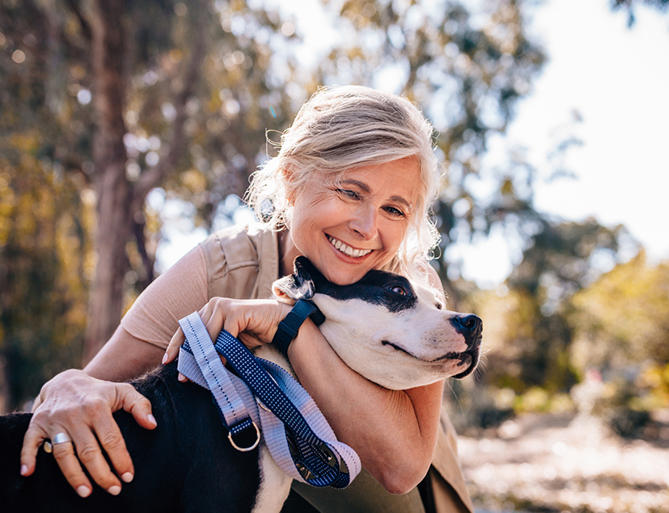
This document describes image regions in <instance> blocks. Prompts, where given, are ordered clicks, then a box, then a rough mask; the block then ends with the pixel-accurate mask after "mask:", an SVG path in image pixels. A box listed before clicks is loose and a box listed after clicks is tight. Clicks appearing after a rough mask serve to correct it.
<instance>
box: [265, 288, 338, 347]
mask: <svg viewBox="0 0 669 513" xmlns="http://www.w3.org/2000/svg"><path fill="white" fill-rule="evenodd" d="M307 317H310V318H311V320H312V321H314V324H315V325H316V326H320V325H321V324H323V322H325V316H324V315H323V313H322V312H321V311H320V310H319V309H318V307H317V306H316V305H315V304H314V303H313V302H312V301H309V300H308V299H298V300H297V303H295V306H294V307H293V309H292V310H291V311H290V312H288V315H286V317H285V318H284V319H283V321H281V322H280V323H279V327H278V328H277V330H276V334H275V335H274V338H273V339H272V343H273V344H276V346H277V347H278V348H279V349H280V350H281V351H282V352H283V353H284V354H286V353H287V352H288V346H289V345H290V343H291V342H292V341H293V340H294V339H295V337H297V332H298V331H299V329H300V326H302V323H304V321H306V320H307Z"/></svg>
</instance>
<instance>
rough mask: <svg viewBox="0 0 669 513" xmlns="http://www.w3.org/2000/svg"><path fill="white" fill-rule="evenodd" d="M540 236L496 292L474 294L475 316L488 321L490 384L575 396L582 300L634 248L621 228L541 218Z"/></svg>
mask: <svg viewBox="0 0 669 513" xmlns="http://www.w3.org/2000/svg"><path fill="white" fill-rule="evenodd" d="M535 221H536V233H535V234H534V235H533V236H532V239H531V241H532V242H531V244H530V246H529V247H528V248H526V249H525V251H524V252H523V259H522V261H521V262H520V264H519V265H518V266H517V267H516V268H515V269H514V270H513V272H512V274H511V276H510V277H509V278H508V279H507V280H506V282H505V283H504V284H503V285H501V286H500V287H499V288H498V289H497V290H496V291H485V292H478V293H475V294H472V295H471V297H470V298H469V299H468V302H469V303H470V306H471V308H473V309H474V310H475V311H477V312H478V313H479V314H480V315H481V316H482V317H483V318H485V319H486V348H487V358H488V359H489V360H491V361H494V365H490V366H489V368H488V369H487V371H486V373H485V375H484V376H483V380H484V381H485V382H486V383H489V384H494V385H496V386H500V387H511V388H513V389H514V391H516V392H517V393H522V392H525V391H526V390H528V389H529V388H531V387H533V386H539V387H543V388H545V389H547V390H548V391H550V392H567V391H568V390H569V388H570V387H571V386H572V385H573V384H575V383H576V381H578V379H579V377H580V376H582V374H581V373H580V371H581V370H582V366H581V365H577V364H576V362H575V361H574V360H573V347H572V341H573V338H574V332H575V330H576V329H577V325H575V324H574V322H573V319H574V316H575V315H578V314H577V313H576V310H575V309H576V308H580V306H578V305H580V303H578V305H577V303H575V302H574V301H576V299H575V298H577V297H579V295H580V294H583V293H585V294H588V292H587V291H588V290H589V288H588V287H591V286H592V285H591V284H592V283H593V282H594V281H595V279H596V278H597V277H598V276H599V275H601V274H602V272H603V270H607V269H610V268H612V267H614V265H616V264H617V263H619V262H620V261H621V260H622V258H623V257H622V254H621V249H625V253H626V252H627V251H629V249H630V248H628V247H624V248H622V246H626V245H627V244H632V242H629V241H628V234H627V233H626V231H625V229H624V228H623V227H621V226H618V227H616V228H613V229H611V228H606V227H604V226H601V225H600V224H599V223H597V222H596V221H595V220H593V219H588V220H586V221H585V222H583V223H575V222H569V223H567V222H557V221H551V220H546V219H542V218H541V217H537V218H536V220H535Z"/></svg>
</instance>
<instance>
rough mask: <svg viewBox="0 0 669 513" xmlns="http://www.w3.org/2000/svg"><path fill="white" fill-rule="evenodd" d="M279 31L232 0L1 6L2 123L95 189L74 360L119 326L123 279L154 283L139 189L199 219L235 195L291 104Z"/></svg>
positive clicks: (72, 0) (269, 17) (287, 33)
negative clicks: (84, 307)
mask: <svg viewBox="0 0 669 513" xmlns="http://www.w3.org/2000/svg"><path fill="white" fill-rule="evenodd" d="M289 28H290V27H288V26H286V24H285V23H283V22H282V20H281V18H280V16H279V15H278V14H276V13H272V12H266V11H265V10H263V9H261V8H258V9H251V8H249V7H248V6H247V5H246V4H245V3H243V2H241V1H231V2H226V1H222V0H219V1H217V2H213V3H210V2H206V1H204V0H190V1H184V2H175V1H171V0H166V1H163V0H156V1H151V2H131V3H128V2H125V1H123V0H114V1H112V2H99V1H91V2H83V1H82V2H78V1H76V0H67V1H59V0H54V1H51V2H40V3H35V2H33V1H32V0H27V1H26V2H15V1H12V0H7V1H5V2H3V3H2V4H0V34H2V40H1V42H2V46H3V48H4V49H5V50H6V51H4V52H3V54H2V56H3V59H5V60H4V61H3V62H2V65H3V67H4V68H7V69H8V71H9V73H8V76H9V81H8V82H9V84H8V85H9V86H10V87H8V88H7V89H6V90H5V93H4V96H3V107H5V106H7V109H6V110H5V109H3V115H4V120H5V122H4V123H3V130H7V132H8V133H12V132H15V131H17V130H24V129H32V130H36V131H38V132H39V133H40V134H41V135H42V136H43V137H41V138H40V139H39V141H40V145H39V148H38V149H37V150H36V152H37V153H38V154H44V155H46V156H47V158H48V159H49V160H50V161H51V162H54V163H56V164H57V165H59V166H62V168H63V170H64V172H65V173H76V174H79V175H81V176H82V177H84V178H85V180H84V181H83V183H82V189H91V188H92V189H93V190H94V191H95V198H96V205H97V223H96V226H95V229H96V233H97V236H96V238H95V240H96V255H97V260H96V272H95V273H94V280H93V283H92V287H91V291H90V296H89V315H88V318H89V322H88V324H87V335H86V344H85V355H84V360H88V359H90V357H91V356H92V355H93V354H95V352H96V351H97V350H98V349H99V347H100V346H101V345H102V344H103V343H104V342H105V341H106V340H107V339H108V338H109V336H111V334H112V332H113V330H114V329H115V327H116V326H117V325H118V321H119V319H120V316H121V313H122V309H123V304H124V291H127V290H128V286H131V287H132V286H133V285H135V286H137V287H138V288H139V289H141V288H142V287H143V286H145V285H146V284H147V283H148V282H150V281H151V279H152V277H153V266H154V255H153V254H152V253H153V251H152V247H151V246H153V248H155V234H151V233H150V232H148V230H147V228H146V218H145V211H144V203H145V198H146V196H147V194H148V193H149V192H150V191H151V190H152V189H153V188H155V187H157V186H159V185H162V186H164V187H166V188H168V193H169V189H170V188H173V189H174V190H176V193H177V194H178V195H180V196H181V197H183V198H184V199H186V200H191V201H192V202H193V203H194V204H195V205H196V206H197V207H198V214H199V218H200V219H201V220H202V222H205V223H207V224H211V221H212V218H213V216H214V214H215V206H216V205H217V204H218V203H219V202H220V201H221V200H222V199H223V198H224V197H225V196H227V195H228V194H230V193H237V194H239V195H241V194H243V191H244V189H245V187H246V183H247V178H248V175H249V174H250V172H251V171H252V170H253V169H254V168H255V167H256V165H257V163H258V159H259V158H261V157H260V156H261V155H262V154H263V152H264V144H263V140H264V131H265V129H266V128H268V127H281V126H282V125H284V124H285V119H286V114H287V113H288V114H289V113H290V112H291V106H292V103H291V101H290V99H289V97H288V96H287V95H286V94H285V93H284V90H283V87H282V86H283V85H284V81H285V80H288V78H289V77H290V73H291V70H292V69H293V68H294V65H293V63H292V62H291V61H290V58H289V56H288V54H287V53H286V52H283V54H282V55H280V56H278V57H276V58H275V56H274V55H273V47H274V46H281V44H284V45H285V43H282V40H287V39H290V38H291V37H293V31H292V30H289ZM9 56H11V59H7V57H9ZM279 60H280V62H277V61H279ZM26 85H28V86H29V87H27V88H25V87H24V86H26ZM11 86H14V87H11ZM73 118H75V119H73ZM10 121H11V122H10ZM72 121H73V122H72ZM16 171H17V170H16V169H13V172H16ZM154 224H155V223H154ZM147 236H148V237H151V238H152V239H153V241H152V242H153V244H152V245H150V246H147Z"/></svg>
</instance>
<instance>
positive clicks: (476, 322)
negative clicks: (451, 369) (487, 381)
mask: <svg viewBox="0 0 669 513" xmlns="http://www.w3.org/2000/svg"><path fill="white" fill-rule="evenodd" d="M450 322H451V325H452V326H453V327H454V328H455V330H456V331H457V332H458V333H460V334H461V335H462V336H463V337H464V339H465V343H466V344H467V350H466V351H464V352H463V353H461V354H460V355H459V358H460V361H461V362H462V363H465V364H468V367H467V369H466V370H464V371H463V372H461V373H460V374H456V375H455V376H453V377H454V378H456V379H460V378H464V377H465V376H468V375H469V374H471V373H472V372H473V371H474V369H475V368H476V366H477V365H478V362H479V356H480V353H481V340H482V339H483V321H482V320H481V319H480V317H478V316H476V315H472V314H470V315H458V316H455V317H453V318H452V319H451V320H450Z"/></svg>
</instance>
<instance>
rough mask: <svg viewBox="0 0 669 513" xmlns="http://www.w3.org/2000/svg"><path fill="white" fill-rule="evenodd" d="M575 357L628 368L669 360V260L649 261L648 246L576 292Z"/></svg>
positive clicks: (582, 363)
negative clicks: (657, 262) (654, 264)
mask: <svg viewBox="0 0 669 513" xmlns="http://www.w3.org/2000/svg"><path fill="white" fill-rule="evenodd" d="M571 303H572V305H573V307H574V310H573V312H572V314H571V323H572V324H573V326H574V336H575V340H574V347H573V350H572V352H573V360H574V362H575V364H576V365H577V367H578V369H579V370H580V371H581V372H585V370H587V368H588V367H595V368H599V369H602V370H604V371H605V372H607V371H609V372H613V373H618V374H620V373H622V372H623V371H624V370H625V369H626V367H627V366H629V365H635V366H640V365H641V364H647V363H652V364H654V365H656V366H658V367H663V366H665V365H667V364H669V263H668V262H664V263H661V264H658V265H656V266H652V265H649V264H648V262H647V261H646V255H645V253H644V252H643V251H642V252H640V253H639V255H638V256H637V257H635V258H633V259H632V260H630V261H629V262H627V263H625V264H623V265H619V266H617V267H615V268H614V269H613V270H611V271H610V272H608V273H607V274H605V275H604V276H602V277H601V278H599V279H598V280H597V281H596V282H595V283H593V284H592V285H591V286H589V287H587V288H585V289H583V290H582V291H580V292H578V293H577V294H575V295H574V296H573V298H572V299H571Z"/></svg>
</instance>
